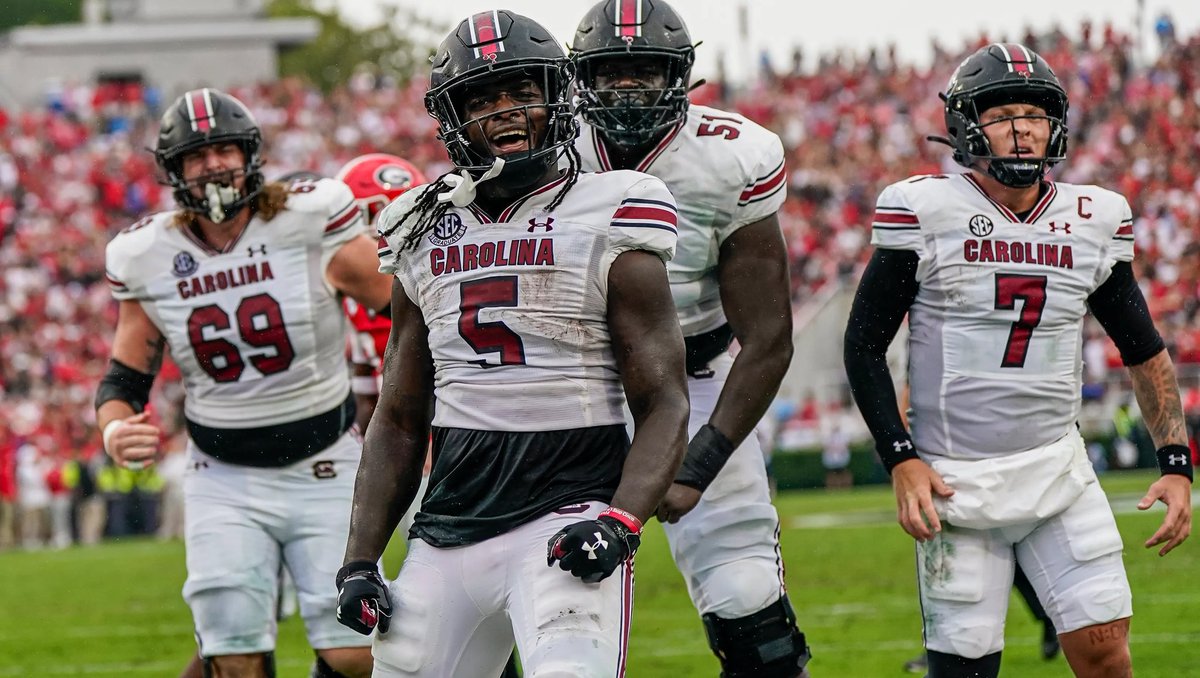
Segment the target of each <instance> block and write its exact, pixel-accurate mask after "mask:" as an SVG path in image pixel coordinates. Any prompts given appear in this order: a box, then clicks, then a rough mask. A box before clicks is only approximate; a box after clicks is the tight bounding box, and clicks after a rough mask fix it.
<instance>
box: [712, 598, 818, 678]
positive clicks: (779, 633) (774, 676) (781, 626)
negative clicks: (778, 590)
mask: <svg viewBox="0 0 1200 678" xmlns="http://www.w3.org/2000/svg"><path fill="white" fill-rule="evenodd" d="M701 619H702V620H703V621H704V632H705V634H706V635H707V636H708V646H709V647H710V648H712V651H713V654H715V655H717V658H718V659H720V660H721V678H750V677H752V676H753V677H754V678H794V677H795V676H796V675H797V674H799V673H800V671H801V670H803V669H804V666H805V665H806V664H808V660H809V659H810V658H811V657H812V653H811V652H809V649H808V643H807V642H806V641H805V638H804V634H803V633H801V632H800V630H799V629H798V628H796V613H795V612H794V611H793V610H792V604H791V602H790V601H789V600H788V597H787V596H786V595H783V596H781V597H780V598H779V600H777V601H775V602H774V603H771V604H770V605H768V606H767V607H765V608H764V609H762V610H759V611H758V612H755V613H754V614H752V615H749V616H747V617H740V618H738V619H722V618H720V617H718V616H716V615H714V614H706V615H704V616H703V617H702V618H701Z"/></svg>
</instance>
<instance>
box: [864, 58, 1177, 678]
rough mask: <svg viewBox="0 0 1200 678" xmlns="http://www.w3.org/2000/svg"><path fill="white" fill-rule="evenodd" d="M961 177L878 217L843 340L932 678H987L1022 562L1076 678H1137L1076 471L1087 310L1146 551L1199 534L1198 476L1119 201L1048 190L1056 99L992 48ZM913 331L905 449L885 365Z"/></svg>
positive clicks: (1032, 64)
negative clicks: (1151, 468) (1139, 464)
mask: <svg viewBox="0 0 1200 678" xmlns="http://www.w3.org/2000/svg"><path fill="white" fill-rule="evenodd" d="M943 98H944V101H945V116H946V128H947V132H948V136H949V138H948V139H945V140H944V141H945V142H946V143H947V144H948V145H950V146H951V148H953V150H954V159H955V161H957V162H958V163H959V164H961V165H962V166H964V167H965V168H967V171H966V172H965V173H962V174H956V175H928V176H918V177H913V178H911V179H908V180H906V181H902V182H899V183H896V184H892V185H891V186H888V187H887V188H885V189H884V190H883V192H882V193H881V194H880V196H879V200H878V203H877V206H876V211H875V216H874V220H873V229H872V242H873V243H874V244H875V246H876V248H877V249H876V251H875V253H874V254H873V255H872V258H871V261H870V262H869V264H868V265H867V268H866V271H865V272H864V274H863V278H862V282H861V283H860V285H859V288H858V293H857V295H856V297H855V300H854V305H853V308H852V310H851V315H850V321H849V326H848V327H847V329H846V341H845V362H846V370H847V374H848V376H849V380H850V385H851V388H852V389H853V392H854V398H855V400H856V401H857V403H858V406H859V409H860V410H861V411H862V414H863V418H864V419H865V420H866V421H867V425H868V426H869V427H870V429H871V433H872V435H873V436H874V438H875V444H876V449H877V450H878V451H879V455H880V457H881V458H882V460H883V463H884V465H885V466H886V467H887V469H888V471H889V472H890V473H891V475H892V484H893V486H894V489H895V494H896V503H897V508H898V520H899V522H900V524H901V526H902V527H903V528H904V530H905V531H906V532H908V533H909V534H910V535H912V536H913V537H914V538H915V539H916V540H917V542H918V543H917V556H918V557H917V563H918V584H919V589H920V599H921V609H922V612H923V614H922V616H923V617H924V620H925V646H926V649H927V650H928V658H929V670H930V673H929V675H930V676H950V677H952V678H954V677H959V676H982V677H985V678H986V677H989V676H996V675H997V673H998V672H999V668H1000V653H1001V650H1002V648H1003V645H1004V636H1003V631H1004V617H1005V614H1006V611H1007V605H1008V599H1009V589H1010V587H1011V586H1012V580H1013V567H1014V560H1015V562H1019V563H1020V564H1021V568H1022V569H1023V570H1024V571H1025V574H1026V575H1027V576H1028V577H1029V581H1030V583H1031V584H1032V585H1033V588H1034V589H1035V590H1036V591H1037V594H1038V598H1039V599H1040V600H1041V601H1042V603H1043V604H1044V605H1045V608H1046V611H1047V612H1048V613H1049V615H1050V618H1051V619H1052V620H1053V622H1054V627H1055V628H1056V629H1057V630H1058V632H1059V637H1060V640H1061V642H1062V650H1063V653H1064V654H1065V655H1066V658H1067V661H1068V662H1069V663H1070V665H1071V668H1072V670H1073V671H1074V672H1075V674H1076V675H1079V676H1106V677H1110V676H1131V675H1133V673H1132V671H1133V669H1132V662H1131V659H1130V655H1129V644H1128V636H1129V617H1130V615H1131V614H1132V612H1133V610H1132V604H1131V593H1130V589H1129V582H1128V580H1127V578H1126V576H1125V567H1124V564H1123V562H1122V559H1121V550H1122V543H1121V535H1120V533H1119V532H1118V531H1117V525H1116V521H1115V519H1114V518H1113V513H1112V510H1111V509H1110V508H1109V506H1108V502H1107V500H1106V499H1105V496H1104V492H1103V491H1102V490H1101V488H1100V485H1099V483H1098V482H1097V481H1096V476H1095V473H1094V472H1093V471H1092V467H1091V464H1090V463H1089V462H1088V458H1087V454H1086V452H1085V451H1084V445H1083V441H1082V439H1081V438H1080V436H1079V432H1078V427H1077V425H1076V420H1077V418H1078V415H1079V410H1080V389H1081V375H1080V372H1081V367H1082V349H1081V326H1082V322H1083V316H1084V314H1086V313H1087V312H1088V311H1089V310H1090V311H1091V313H1092V314H1093V315H1094V316H1095V317H1096V319H1097V320H1099V321H1100V324H1101V325H1103V326H1104V328H1105V330H1106V331H1107V332H1108V334H1109V336H1110V337H1111V338H1112V340H1113V342H1114V343H1115V344H1116V345H1117V348H1118V349H1119V350H1120V353H1121V357H1122V360H1123V361H1124V362H1125V364H1126V366H1128V368H1129V374H1130V378H1131V380H1132V382H1133V389H1134V393H1135V395H1136V396H1137V400H1138V403H1139V404H1140V405H1141V408H1142V412H1143V413H1144V415H1145V421H1146V425H1147V427H1148V428H1149V430H1150V435H1151V436H1152V437H1153V439H1154V442H1155V444H1156V445H1157V446H1158V448H1159V449H1158V461H1159V466H1160V470H1161V471H1162V474H1163V475H1162V477H1161V478H1159V479H1158V480H1156V481H1155V482H1154V483H1153V484H1152V485H1151V486H1150V489H1149V491H1148V492H1147V493H1146V495H1145V497H1143V498H1142V500H1141V502H1140V503H1139V504H1138V508H1140V509H1148V508H1149V507H1150V506H1152V505H1153V504H1154V503H1155V502H1157V501H1161V502H1163V503H1164V504H1166V506H1167V512H1166V517H1165V519H1164V520H1163V523H1162V526H1161V527H1160V528H1159V529H1158V530H1157V531H1156V532H1155V533H1154V534H1153V535H1152V536H1151V537H1150V538H1149V539H1148V540H1147V541H1146V543H1145V546H1146V547H1147V548H1150V547H1154V546H1160V545H1161V547H1160V548H1159V551H1158V553H1159V555H1166V554H1167V553H1168V552H1169V551H1171V550H1172V549H1174V548H1175V547H1176V546H1178V545H1179V544H1180V543H1181V542H1183V540H1184V539H1186V538H1187V537H1188V534H1189V533H1190V531H1191V479H1192V464H1191V455H1190V452H1189V450H1188V447H1187V442H1188V441H1187V434H1186V432H1185V428H1184V418H1183V411H1182V407H1181V406H1180V398H1179V390H1178V386H1177V384H1176V380H1175V373H1174V368H1173V366H1172V363H1171V358H1170V356H1169V355H1168V353H1167V350H1166V348H1165V347H1164V343H1163V340H1162V338H1161V337H1160V336H1159V334H1158V332H1157V330H1156V329H1155V327H1154V323H1153V321H1152V320H1151V318H1150V315H1149V312H1148V310H1147V308H1146V302H1145V299H1143V297H1142V294H1141V291H1140V290H1139V289H1138V286H1137V282H1136V281H1135V280H1134V276H1133V269H1132V266H1131V263H1130V262H1131V261H1132V259H1133V232H1134V229H1133V216H1132V213H1131V211H1130V207H1129V203H1128V202H1126V200H1125V198H1124V197H1122V196H1121V195H1119V194H1117V193H1113V192H1111V191H1108V190H1105V189H1103V188H1100V187H1097V186H1087V185H1069V184H1061V183H1055V182H1052V181H1049V180H1048V179H1046V177H1045V173H1046V171H1047V169H1048V168H1049V167H1051V166H1053V165H1054V164H1056V163H1058V162H1060V161H1062V160H1063V159H1064V158H1065V157H1066V150H1067V128H1066V119H1067V95H1066V92H1065V91H1064V90H1063V87H1062V86H1061V85H1060V84H1059V81H1058V78H1057V77H1056V76H1055V74H1054V72H1053V71H1052V70H1051V68H1050V66H1049V65H1048V64H1047V63H1046V62H1045V61H1044V60H1043V59H1042V58H1041V57H1040V56H1038V55H1037V54H1035V53H1034V52H1032V51H1030V50H1029V49H1028V48H1026V47H1024V46H1023V45H1018V44H993V45H988V46H986V47H984V48H982V49H980V50H979V51H978V52H976V53H975V54H973V55H972V56H970V57H968V58H967V59H966V60H965V61H963V63H962V64H961V65H960V66H959V67H958V69H957V70H956V71H955V73H954V76H953V77H952V78H951V80H950V84H949V86H948V88H947V92H946V93H945V95H943ZM906 314H907V315H908V322H909V331H910V335H909V355H910V357H909V361H908V364H909V368H908V369H909V375H908V377H909V379H908V381H909V384H910V386H911V405H910V415H909V424H910V427H911V435H910V433H909V430H906V428H905V427H904V425H903V424H902V423H901V417H900V412H899V408H898V407H897V405H896V394H895V390H894V388H893V386H892V380H891V376H890V375H889V374H888V370H887V362H886V360H885V352H886V350H887V346H888V344H889V343H890V342H891V340H892V339H893V337H894V336H895V333H896V331H897V329H898V328H899V326H900V324H901V322H902V321H903V319H904V316H905V315H906Z"/></svg>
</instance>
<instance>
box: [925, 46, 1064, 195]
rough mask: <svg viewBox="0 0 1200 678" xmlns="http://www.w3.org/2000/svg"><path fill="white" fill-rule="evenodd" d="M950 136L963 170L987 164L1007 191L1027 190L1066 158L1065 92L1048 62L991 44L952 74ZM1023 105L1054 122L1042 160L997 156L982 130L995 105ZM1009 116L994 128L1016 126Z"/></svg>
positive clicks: (948, 105) (1022, 50) (1024, 49)
mask: <svg viewBox="0 0 1200 678" xmlns="http://www.w3.org/2000/svg"><path fill="white" fill-rule="evenodd" d="M942 98H943V100H944V101H945V102H946V132H947V133H948V135H949V142H950V146H951V147H952V148H953V149H954V161H955V162H957V163H958V164H960V165H962V166H963V167H967V168H971V167H975V166H976V164H977V163H978V162H979V161H985V162H986V163H987V172H988V174H990V175H991V176H992V177H994V178H995V179H996V180H997V181H999V182H1000V183H1002V184H1004V185H1005V186H1011V187H1013V188H1027V187H1029V186H1033V185H1034V184H1036V183H1038V182H1039V181H1041V180H1042V177H1043V176H1045V174H1046V170H1047V169H1049V168H1050V167H1053V166H1054V165H1056V164H1057V163H1059V162H1062V161H1063V160H1064V159H1066V157H1067V92H1066V90H1064V89H1063V86H1062V83H1060V82H1059V81H1058V76H1056V75H1055V74H1054V71H1053V70H1051V68H1050V65H1049V64H1047V63H1046V60H1045V59H1043V58H1042V57H1040V56H1038V54H1037V53H1036V52H1034V51H1033V50H1031V49H1029V48H1027V47H1025V46H1024V45H1018V44H1013V43H1008V44H1000V43H996V44H991V45H988V46H987V47H984V48H982V49H980V50H979V51H977V52H975V53H974V54H972V55H971V56H969V57H967V58H966V60H964V61H963V62H962V63H961V64H959V66H958V68H957V69H956V70H955V71H954V76H953V77H951V78H950V84H949V85H947V87H946V93H945V94H944V95H942ZM1012 103H1022V104H1034V105H1037V106H1040V107H1041V108H1043V109H1044V110H1045V111H1046V115H1044V116H1043V115H1037V116H1019V117H1025V118H1039V119H1045V120H1048V121H1049V123H1050V140H1049V143H1048V144H1047V147H1046V156H1045V157H1044V158H1034V157H1012V156H997V155H995V154H994V153H993V152H992V148H991V145H990V144H989V143H988V140H987V135H985V134H984V132H983V128H982V127H981V126H980V125H979V116H980V114H981V113H983V112H984V111H986V110H987V109H989V108H991V107H993V106H1000V105H1003V104H1012ZM1016 119H1017V117H1005V118H1001V119H999V120H997V121H996V122H995V123H992V124H1004V123H1008V124H1010V125H1011V124H1012V121H1013V120H1016Z"/></svg>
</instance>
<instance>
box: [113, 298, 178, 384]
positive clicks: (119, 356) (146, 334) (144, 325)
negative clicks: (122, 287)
mask: <svg viewBox="0 0 1200 678" xmlns="http://www.w3.org/2000/svg"><path fill="white" fill-rule="evenodd" d="M165 350H166V339H165V338H164V337H163V335H162V332H160V331H159V330H158V327H157V326H155V324H154V322H153V321H152V320H151V319H150V316H149V315H148V314H147V313H146V309H144V308H142V304H141V302H139V301H135V300H133V299H124V300H122V301H121V302H120V304H119V306H118V309H117V330H116V333H115V335H114V336H113V343H112V357H113V358H115V359H116V360H119V361H120V362H122V363H124V364H125V365H128V366H129V367H131V368H133V369H135V370H137V371H139V372H144V373H146V374H156V373H157V372H158V370H159V368H160V367H161V366H162V359H163V352H164V351H165Z"/></svg>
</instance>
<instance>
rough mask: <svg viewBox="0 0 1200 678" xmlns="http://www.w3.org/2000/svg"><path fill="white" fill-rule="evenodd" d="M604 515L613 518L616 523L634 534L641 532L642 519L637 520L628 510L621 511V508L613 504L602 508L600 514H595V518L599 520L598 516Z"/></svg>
mask: <svg viewBox="0 0 1200 678" xmlns="http://www.w3.org/2000/svg"><path fill="white" fill-rule="evenodd" d="M604 516H608V517H609V518H612V519H613V520H615V521H617V522H618V523H621V524H622V525H624V526H625V527H626V528H627V529H628V530H629V531H630V532H632V533H634V534H641V533H642V521H640V520H638V519H637V516H635V515H633V514H632V513H630V512H629V511H622V510H621V509H619V508H617V507H615V506H610V507H608V508H607V509H604V510H603V511H601V512H600V515H598V516H596V519H597V520H599V519H600V518H603V517H604Z"/></svg>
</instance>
